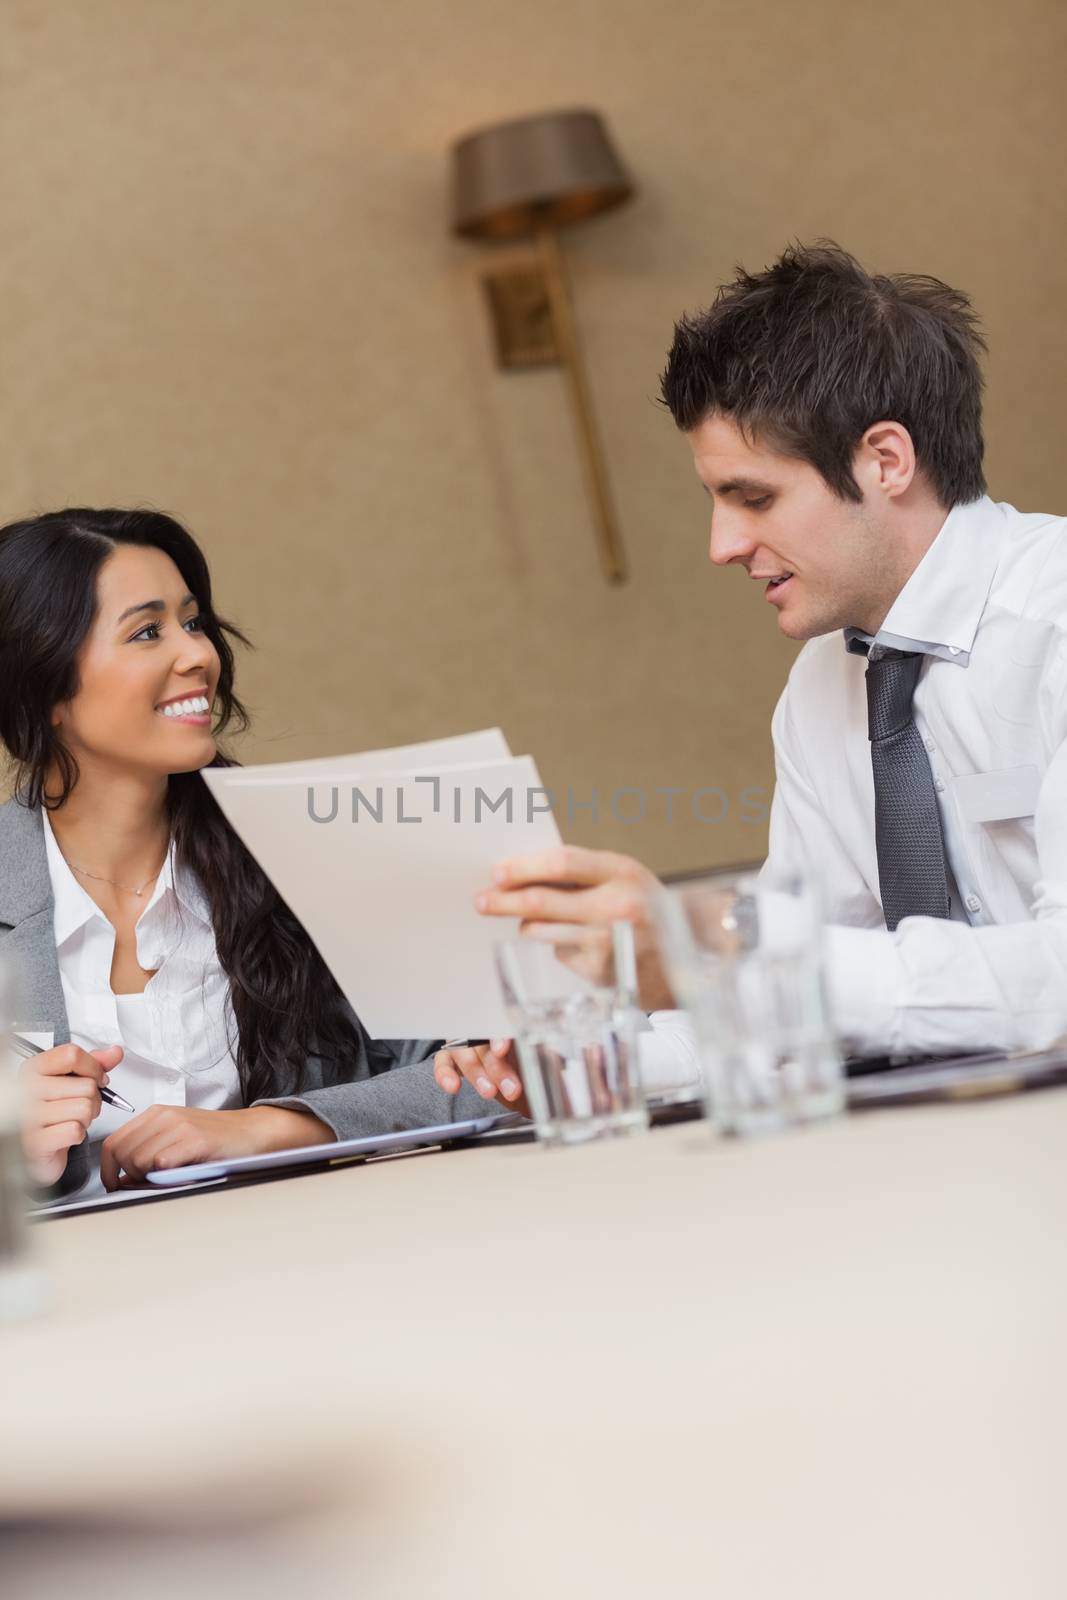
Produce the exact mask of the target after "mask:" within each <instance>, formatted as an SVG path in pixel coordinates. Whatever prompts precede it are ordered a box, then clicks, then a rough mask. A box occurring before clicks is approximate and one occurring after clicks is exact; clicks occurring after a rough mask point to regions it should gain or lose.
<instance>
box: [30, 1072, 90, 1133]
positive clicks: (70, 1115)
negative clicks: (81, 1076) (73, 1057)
mask: <svg viewBox="0 0 1067 1600" xmlns="http://www.w3.org/2000/svg"><path fill="white" fill-rule="evenodd" d="M100 1110H101V1102H100V1095H99V1093H98V1092H97V1089H96V1085H95V1084H94V1085H93V1088H92V1092H91V1093H90V1092H88V1090H87V1091H86V1092H85V1093H84V1094H70V1093H69V1092H68V1093H67V1095H66V1096H65V1097H64V1098H63V1099H62V1100H39V1101H38V1102H37V1105H36V1108H35V1110H34V1112H33V1121H34V1124H35V1126H36V1127H38V1128H54V1127H55V1126H56V1125H57V1124H58V1123H61V1122H77V1123H78V1124H79V1126H80V1127H81V1129H82V1132H83V1133H84V1131H85V1129H86V1128H88V1126H89V1124H90V1123H91V1122H95V1120H96V1118H97V1117H98V1116H99V1115H100Z"/></svg>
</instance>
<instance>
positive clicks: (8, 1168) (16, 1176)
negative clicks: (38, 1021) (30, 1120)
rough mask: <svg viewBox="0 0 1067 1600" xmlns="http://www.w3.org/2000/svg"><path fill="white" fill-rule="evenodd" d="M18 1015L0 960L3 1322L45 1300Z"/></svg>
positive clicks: (8, 976)
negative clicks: (32, 1207)
mask: <svg viewBox="0 0 1067 1600" xmlns="http://www.w3.org/2000/svg"><path fill="white" fill-rule="evenodd" d="M15 1015H16V1010H15V983H14V974H13V972H12V970H11V968H10V966H8V965H7V964H6V963H5V962H4V960H3V958H2V957H0V1323H4V1322H13V1321H15V1320H16V1319H17V1318H20V1317H26V1316H29V1315H31V1313H33V1312H35V1311H37V1310H39V1309H40V1308H41V1306H42V1305H43V1304H44V1303H45V1300H46V1295H45V1280H44V1274H43V1272H42V1270H41V1268H40V1267H39V1265H38V1264H37V1261H36V1258H35V1254H34V1251H33V1249H32V1246H31V1242H30V1236H29V1228H28V1226H27V1222H26V1211H27V1208H28V1206H29V1191H28V1186H27V1182H26V1175H25V1171H24V1168H23V1164H22V1137H21V1126H20V1124H21V1111H22V1095H21V1080H20V1077H19V1070H18V1068H19V1063H18V1061H17V1060H16V1057H15V1053H14V1051H13V1050H12V1049H11V1043H10V1041H11V1030H12V1027H13V1025H14V1018H15Z"/></svg>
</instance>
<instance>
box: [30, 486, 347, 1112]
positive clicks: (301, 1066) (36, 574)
mask: <svg viewBox="0 0 1067 1600" xmlns="http://www.w3.org/2000/svg"><path fill="white" fill-rule="evenodd" d="M118 545H144V546H149V547H150V548H152V549H155V550H162V551H163V553H164V554H165V555H168V556H169V557H170V558H171V560H172V561H173V562H174V565H175V566H176V567H177V568H178V571H179V572H180V573H181V575H182V577H183V578H184V580H185V582H186V585H187V586H188V589H189V592H190V593H191V594H192V595H193V596H194V597H195V599H196V602H197V604H198V606H199V609H200V622H201V626H202V628H203V631H204V633H205V634H206V635H207V637H208V638H209V639H210V640H211V643H212V644H213V645H214V646H215V649H216V650H217V651H218V656H219V662H220V666H221V673H220V676H219V683H218V689H217V691H216V705H217V717H216V721H215V726H214V730H213V731H214V733H215V735H216V737H217V736H218V735H219V734H222V733H224V732H225V731H227V730H228V729H231V728H232V729H235V730H236V731H238V732H240V731H243V730H244V729H245V728H247V727H248V721H249V719H248V713H247V712H246V710H245V708H244V706H243V705H242V704H241V702H240V700H239V699H238V698H237V695H236V694H235V692H234V660H233V650H232V648H231V645H230V640H231V639H234V640H237V641H239V642H240V643H241V644H245V645H247V644H248V640H247V639H246V638H245V636H244V634H243V633H241V632H240V631H239V629H237V628H235V627H234V626H233V625H232V624H231V623H229V622H226V621H224V620H223V619H222V618H221V617H219V616H218V615H217V614H216V612H215V610H214V607H213V605H212V600H211V576H210V573H209V572H208V565H207V562H206V561H205V559H204V556H203V552H202V551H201V549H200V547H199V545H198V544H197V543H196V540H195V539H194V538H193V537H192V535H191V534H189V533H187V532H186V530H185V529H184V528H183V527H182V526H181V524H180V523H178V522H175V520H174V519H173V518H172V517H168V516H164V515H163V513H162V512H159V511H90V510H83V509H73V510H68V511H53V512H50V513H48V514H47V515H45V516H40V517H31V518H27V519H26V520H25V521H21V522H12V523H9V524H8V526H7V527H6V528H0V743H2V744H3V745H5V746H6V748H7V750H8V752H9V754H10V756H11V757H12V759H13V761H14V767H15V774H14V776H15V795H16V799H17V800H18V801H19V803H21V804H23V805H26V806H30V807H40V806H46V807H47V808H48V809H50V810H54V809H56V808H58V806H60V805H62V803H63V802H64V801H65V800H66V799H67V798H68V796H69V795H70V793H71V791H72V790H73V788H74V787H75V785H76V783H77V782H78V768H77V763H76V762H75V760H74V757H73V755H72V754H71V752H70V751H69V750H68V749H66V747H65V746H64V745H63V743H62V742H61V740H60V738H59V736H58V733H57V731H56V729H55V728H54V727H53V726H52V712H53V710H54V708H55V707H56V706H57V705H60V704H62V703H63V702H64V701H67V700H71V699H73V698H74V696H75V695H76V694H77V692H78V666H77V657H78V653H79V651H80V649H81V646H82V644H83V643H84V642H85V639H86V636H87V635H88V633H89V630H90V628H91V627H92V624H93V620H94V618H95V616H96V608H97V595H96V588H97V577H98V574H99V572H100V569H101V567H102V566H103V565H104V563H105V562H106V561H107V559H108V557H109V556H110V555H111V554H112V552H113V551H114V550H115V548H116V546H118ZM237 764H238V763H236V762H234V761H232V760H230V758H229V757H228V756H226V755H224V754H222V753H220V754H218V755H216V757H215V759H214V761H213V762H212V763H211V765H212V766H214V767H228V766H236V765H237ZM53 770H55V771H58V773H59V774H60V778H61V790H60V792H59V793H58V794H51V795H49V796H48V797H47V798H46V796H45V783H46V780H47V779H48V776H49V774H50V772H52V771H53ZM167 807H168V812H169V816H170V825H171V834H172V837H173V840H174V848H175V857H176V860H177V863H178V865H179V866H180V867H182V868H185V869H188V870H190V871H192V872H193V873H195V874H196V877H197V878H198V879H199V881H200V883H201V885H202V886H203V889H204V892H205V894H206V896H207V900H208V904H209V906H210V908H211V920H212V924H213V926H214V930H215V944H216V947H217V949H218V955H219V961H220V963H221V965H222V968H223V970H224V972H225V973H226V976H227V977H228V978H229V980H230V999H231V1004H232V1007H233V1020H234V1022H235V1023H236V1027H237V1039H236V1041H234V1042H235V1046H236V1048H235V1057H236V1062H237V1071H238V1076H239V1078H240V1083H241V1092H242V1096H243V1099H244V1102H245V1104H246V1105H248V1104H250V1103H251V1102H252V1101H253V1100H255V1099H257V1098H260V1097H263V1096H266V1095H279V1094H288V1093H292V1092H294V1091H299V1089H300V1088H302V1087H303V1084H304V1075H305V1067H306V1063H307V1060H308V1058H309V1057H310V1056H313V1055H314V1056H318V1057H319V1058H320V1059H321V1061H322V1067H323V1081H324V1082H330V1081H339V1080H341V1079H343V1078H344V1076H345V1075H346V1074H345V1070H344V1063H345V1061H346V1059H347V1061H348V1062H349V1063H351V1062H352V1061H353V1060H354V1059H355V1058H356V1055H357V1052H358V1046H359V1035H358V1033H357V1031H356V1026H355V1024H354V1022H353V1018H352V1013H351V1012H350V1011H349V1010H348V1008H347V1007H346V1006H345V1003H344V1000H343V998H342V996H341V994H340V991H339V990H338V988H337V985H336V983H335V982H334V980H333V978H332V977H331V975H330V972H329V970H328V968H327V967H326V964H325V962H324V961H323V960H322V957H321V956H320V955H319V953H318V951H317V950H316V949H315V947H314V945H313V944H312V943H311V940H310V939H309V938H308V936H307V934H306V933H305V931H304V929H303V927H302V926H301V924H300V923H299V922H298V921H297V919H296V917H295V916H294V915H293V913H292V912H291V911H290V909H289V907H288V906H287V905H286V904H285V901H284V900H282V898H281V896H280V895H279V894H278V892H277V890H276V889H275V888H274V887H273V885H272V884H271V882H270V880H269V879H268V878H267V877H266V876H265V874H264V873H263V872H262V870H261V869H260V867H259V866H258V865H257V863H256V861H255V859H254V858H253V857H252V856H251V855H250V854H249V852H248V851H247V850H246V849H245V847H244V845H243V844H242V843H241V841H240V839H239V838H238V837H237V835H236V834H235V833H234V831H233V829H232V828H231V827H230V825H229V823H228V822H227V821H226V818H225V817H224V816H223V814H222V812H221V811H220V810H219V808H218V806H217V805H216V803H215V801H214V799H213V798H212V796H211V794H210V792H209V790H208V787H207V785H206V784H205V783H204V782H203V780H202V779H201V777H200V775H199V773H196V772H180V773H174V774H173V775H172V776H171V777H170V779H169V783H168V790H167Z"/></svg>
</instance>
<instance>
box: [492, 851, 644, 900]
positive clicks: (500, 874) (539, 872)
mask: <svg viewBox="0 0 1067 1600" xmlns="http://www.w3.org/2000/svg"><path fill="white" fill-rule="evenodd" d="M635 866H636V863H635V862H633V861H632V860H631V859H630V857H629V856H621V855H617V854H616V853H615V852H614V851H613V850H587V849H585V848H583V847H582V846H581V845H574V844H564V845H556V846H554V847H553V848H552V849H551V850H534V851H531V852H530V853H529V854H528V855H521V856H508V857H507V858H506V859H505V860H503V861H498V862H497V864H496V866H495V867H494V868H493V883H494V884H495V885H496V886H497V887H498V888H509V889H514V888H521V887H522V886H523V885H525V884H533V883H550V884H565V883H569V884H573V885H576V886H577V887H579V888H591V887H593V886H594V885H596V884H598V883H606V882H607V880H608V879H609V878H617V877H620V876H625V875H627V874H628V873H630V872H632V871H633V870H634V868H635Z"/></svg>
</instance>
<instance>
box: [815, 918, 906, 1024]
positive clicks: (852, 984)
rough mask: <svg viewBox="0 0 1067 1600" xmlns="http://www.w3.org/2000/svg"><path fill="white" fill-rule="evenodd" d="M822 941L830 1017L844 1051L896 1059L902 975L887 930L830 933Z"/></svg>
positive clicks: (870, 929) (853, 930)
mask: <svg viewBox="0 0 1067 1600" xmlns="http://www.w3.org/2000/svg"><path fill="white" fill-rule="evenodd" d="M824 941H825V942H824V947H823V948H824V952H825V962H826V988H827V994H828V998H829V1003H830V1011H831V1013H832V1016H833V1021H834V1026H835V1027H836V1029H837V1032H838V1034H839V1036H840V1038H841V1041H842V1043H843V1045H844V1046H845V1049H846V1050H851V1051H853V1052H855V1053H857V1054H860V1055H895V1054H897V1053H898V1052H899V1050H900V1049H901V1036H900V994H901V985H902V982H903V969H902V967H901V961H900V952H899V951H898V949H897V946H896V941H895V939H894V938H893V935H892V934H891V933H890V932H889V930H888V929H887V928H840V927H829V928H827V929H826V930H825V933H824Z"/></svg>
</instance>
